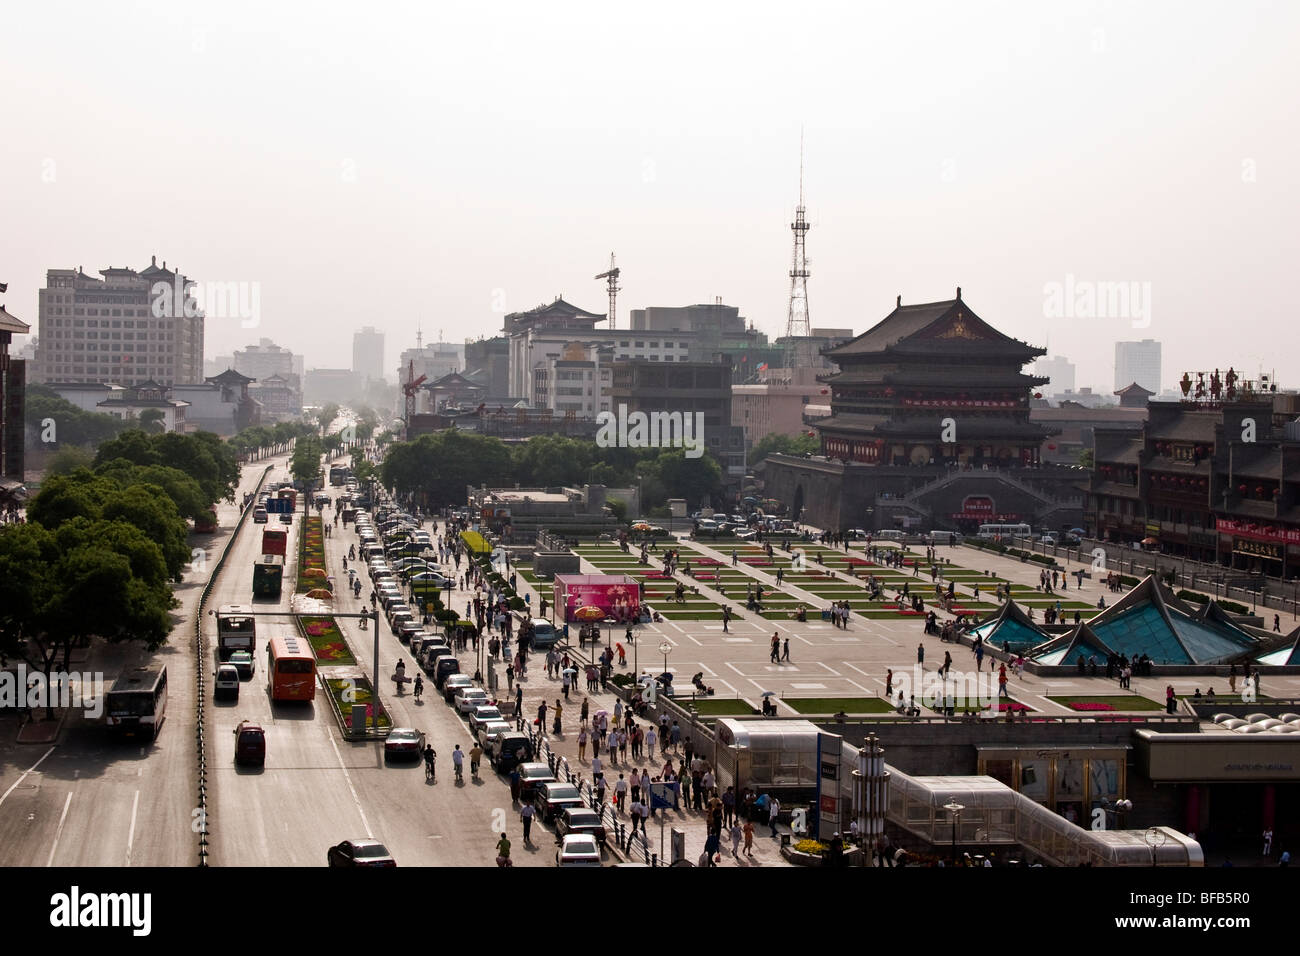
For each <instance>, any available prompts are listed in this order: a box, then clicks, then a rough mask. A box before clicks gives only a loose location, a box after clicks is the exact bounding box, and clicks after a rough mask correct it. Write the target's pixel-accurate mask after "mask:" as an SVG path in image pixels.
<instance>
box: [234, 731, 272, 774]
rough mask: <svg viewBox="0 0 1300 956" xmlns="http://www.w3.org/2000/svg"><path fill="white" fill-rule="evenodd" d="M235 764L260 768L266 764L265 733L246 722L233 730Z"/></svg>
mask: <svg viewBox="0 0 1300 956" xmlns="http://www.w3.org/2000/svg"><path fill="white" fill-rule="evenodd" d="M235 763H237V764H241V765H245V766H253V767H260V766H262V765H263V764H264V763H266V731H264V730H263V729H262V728H261V727H259V726H257V725H256V724H250V723H249V722H248V721H246V720H242V721H240V722H239V726H238V727H236V728H235Z"/></svg>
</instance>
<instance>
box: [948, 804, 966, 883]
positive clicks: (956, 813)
mask: <svg viewBox="0 0 1300 956" xmlns="http://www.w3.org/2000/svg"><path fill="white" fill-rule="evenodd" d="M943 808H944V809H945V810H947V811H948V812H949V813H951V814H952V865H953V866H956V865H957V821H958V820H960V819H961V812H962V811H963V810H965V809H966V808H965V807H964V806H962V805H961V804H960V803H958V802H957V798H956V797H949V798H948V802H947V803H945V804H944V805H943Z"/></svg>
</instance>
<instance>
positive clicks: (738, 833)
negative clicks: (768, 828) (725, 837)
mask: <svg viewBox="0 0 1300 956" xmlns="http://www.w3.org/2000/svg"><path fill="white" fill-rule="evenodd" d="M730 832H731V857H732V859H734V860H738V859H740V840H741V838H742V837H743V836H744V835H745V831H744V830H743V829H742V828H741V826H740V822H739V821H737V820H733V821H732V823H731V831H730Z"/></svg>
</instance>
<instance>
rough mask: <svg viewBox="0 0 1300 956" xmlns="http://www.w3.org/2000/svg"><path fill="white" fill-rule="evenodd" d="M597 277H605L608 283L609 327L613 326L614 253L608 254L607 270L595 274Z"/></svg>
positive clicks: (616, 273) (615, 298)
mask: <svg viewBox="0 0 1300 956" xmlns="http://www.w3.org/2000/svg"><path fill="white" fill-rule="evenodd" d="M596 278H597V279H605V280H606V281H607V282H608V283H609V327H610V328H611V329H612V328H613V327H614V316H615V315H616V314H617V313H616V312H615V306H616V305H617V303H618V293H619V291H620V290H619V285H618V266H616V265H614V253H612V252H611V253H610V254H609V270H608V271H607V272H602V273H601V274H600V275H598V276H596Z"/></svg>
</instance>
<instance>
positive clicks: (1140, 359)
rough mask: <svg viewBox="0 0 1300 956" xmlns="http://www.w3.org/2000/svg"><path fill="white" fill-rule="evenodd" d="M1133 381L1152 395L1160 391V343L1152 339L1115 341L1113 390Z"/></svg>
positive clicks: (1126, 385) (1128, 384) (1117, 389)
mask: <svg viewBox="0 0 1300 956" xmlns="http://www.w3.org/2000/svg"><path fill="white" fill-rule="evenodd" d="M1134 382H1136V383H1137V384H1139V385H1141V386H1142V387H1143V388H1145V389H1146V390H1147V391H1148V392H1151V393H1152V394H1153V395H1155V394H1159V392H1160V343H1159V342H1157V341H1155V340H1154V339H1143V340H1142V341H1141V342H1116V343H1115V391H1117V392H1118V391H1119V390H1120V389H1123V388H1127V387H1128V386H1130V385H1132V384H1133V383H1134Z"/></svg>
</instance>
